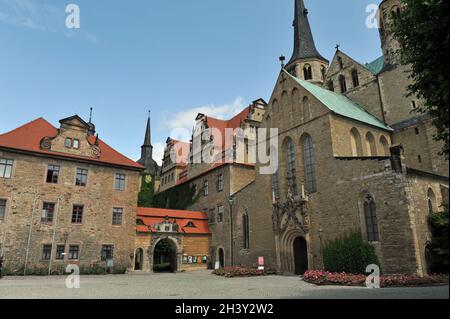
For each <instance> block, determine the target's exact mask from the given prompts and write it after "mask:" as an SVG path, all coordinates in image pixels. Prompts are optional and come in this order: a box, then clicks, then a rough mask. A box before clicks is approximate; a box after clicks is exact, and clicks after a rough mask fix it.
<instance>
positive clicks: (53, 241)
mask: <svg viewBox="0 0 450 319" xmlns="http://www.w3.org/2000/svg"><path fill="white" fill-rule="evenodd" d="M61 199H62V196H60V197H58V201H57V202H56V216H55V225H54V226H53V238H52V250H51V251H50V262H49V263H48V275H49V276H50V275H51V272H52V262H53V247H54V246H55V237H56V228H57V227H58V217H59V209H60V207H59V205H60V202H61ZM65 249H66V246H65V245H64V251H65Z"/></svg>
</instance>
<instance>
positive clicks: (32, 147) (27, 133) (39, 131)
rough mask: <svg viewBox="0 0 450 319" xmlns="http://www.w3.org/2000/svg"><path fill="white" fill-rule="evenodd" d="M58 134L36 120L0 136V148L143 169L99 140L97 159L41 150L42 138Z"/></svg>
mask: <svg viewBox="0 0 450 319" xmlns="http://www.w3.org/2000/svg"><path fill="white" fill-rule="evenodd" d="M57 134H58V130H57V129H56V128H55V127H54V126H53V125H51V124H50V123H49V122H47V121H46V120H45V119H43V118H42V117H41V118H38V119H36V120H34V121H32V122H29V123H27V124H25V125H23V126H20V127H18V128H16V129H15V130H12V131H11V132H8V133H5V134H1V135H0V147H3V148H8V149H12V150H19V151H27V152H33V153H36V154H42V155H50V156H58V157H65V158H71V159H79V160H88V161H91V162H96V163H98V164H102V163H104V164H113V165H119V166H125V167H130V168H134V169H144V167H143V166H142V165H140V164H138V163H136V162H134V161H133V160H131V159H129V158H127V157H126V156H124V155H122V154H120V153H119V152H117V151H116V150H114V149H113V148H112V147H110V146H109V145H108V144H106V143H105V142H103V141H102V140H100V139H99V145H98V146H99V148H100V150H101V155H100V157H99V158H92V157H89V156H82V155H73V154H67V153H61V152H55V151H51V150H44V149H42V148H41V140H42V139H43V138H44V137H53V136H56V135H57ZM89 142H90V143H91V144H94V142H95V136H90V137H89Z"/></svg>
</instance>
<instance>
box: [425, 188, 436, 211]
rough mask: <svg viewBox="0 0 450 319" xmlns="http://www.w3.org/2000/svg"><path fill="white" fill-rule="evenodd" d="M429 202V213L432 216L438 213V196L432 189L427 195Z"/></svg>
mask: <svg viewBox="0 0 450 319" xmlns="http://www.w3.org/2000/svg"><path fill="white" fill-rule="evenodd" d="M427 201H428V213H429V214H430V215H431V214H433V213H435V212H437V209H436V196H435V195H434V192H433V190H432V189H431V188H429V189H428V193H427Z"/></svg>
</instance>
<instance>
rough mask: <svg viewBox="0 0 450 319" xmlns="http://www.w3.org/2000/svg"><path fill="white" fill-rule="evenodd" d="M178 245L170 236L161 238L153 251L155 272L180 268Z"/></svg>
mask: <svg viewBox="0 0 450 319" xmlns="http://www.w3.org/2000/svg"><path fill="white" fill-rule="evenodd" d="M177 256H178V253H177V245H176V244H175V243H174V242H173V240H171V239H169V238H165V239H161V240H159V241H158V242H157V243H156V245H155V249H154V251H153V271H154V272H164V271H167V272H176V271H177V270H178V258H177Z"/></svg>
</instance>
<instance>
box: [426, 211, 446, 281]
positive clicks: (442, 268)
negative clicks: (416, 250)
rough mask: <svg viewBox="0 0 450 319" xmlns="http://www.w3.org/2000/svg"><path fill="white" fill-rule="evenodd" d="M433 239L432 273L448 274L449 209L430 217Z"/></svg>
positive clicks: (431, 248) (431, 251) (431, 244)
mask: <svg viewBox="0 0 450 319" xmlns="http://www.w3.org/2000/svg"><path fill="white" fill-rule="evenodd" d="M430 224H431V232H432V239H431V243H430V245H429V247H430V253H431V256H430V257H431V267H430V271H431V272H432V273H440V274H443V273H446V274H448V272H449V271H448V270H449V254H448V252H449V247H448V244H449V239H448V236H449V233H448V226H449V224H448V208H447V209H446V211H445V212H442V213H433V214H431V216H430Z"/></svg>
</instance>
